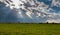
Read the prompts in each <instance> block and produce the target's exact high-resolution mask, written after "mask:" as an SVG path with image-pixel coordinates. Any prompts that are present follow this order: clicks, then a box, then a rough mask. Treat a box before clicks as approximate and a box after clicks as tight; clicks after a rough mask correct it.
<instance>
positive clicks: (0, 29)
mask: <svg viewBox="0 0 60 35" xmlns="http://www.w3.org/2000/svg"><path fill="white" fill-rule="evenodd" d="M0 35H60V24H59V23H58V24H57V23H38V24H37V23H0Z"/></svg>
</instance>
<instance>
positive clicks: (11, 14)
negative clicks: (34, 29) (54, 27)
mask: <svg viewBox="0 0 60 35" xmlns="http://www.w3.org/2000/svg"><path fill="white" fill-rule="evenodd" d="M0 22H55V23H60V0H0Z"/></svg>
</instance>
